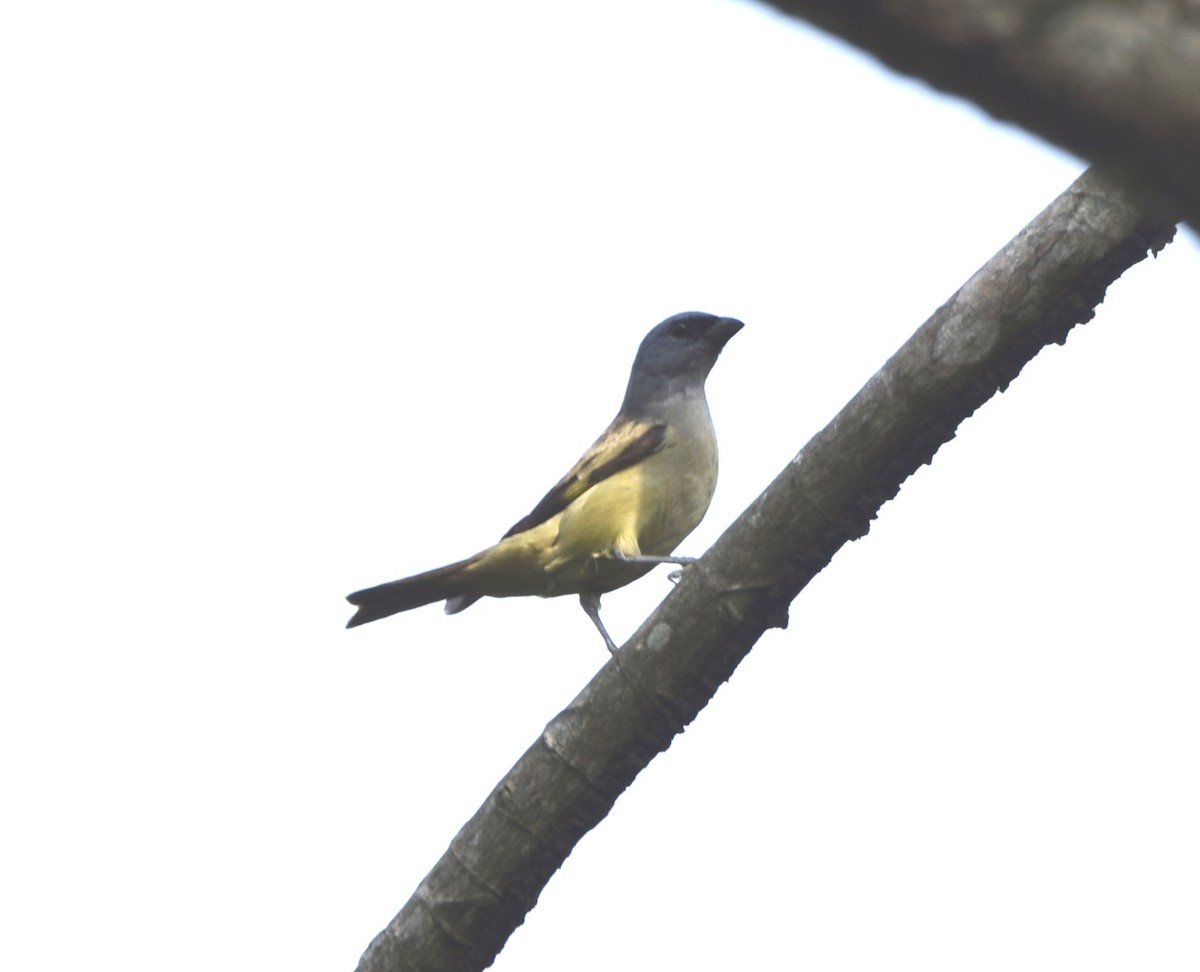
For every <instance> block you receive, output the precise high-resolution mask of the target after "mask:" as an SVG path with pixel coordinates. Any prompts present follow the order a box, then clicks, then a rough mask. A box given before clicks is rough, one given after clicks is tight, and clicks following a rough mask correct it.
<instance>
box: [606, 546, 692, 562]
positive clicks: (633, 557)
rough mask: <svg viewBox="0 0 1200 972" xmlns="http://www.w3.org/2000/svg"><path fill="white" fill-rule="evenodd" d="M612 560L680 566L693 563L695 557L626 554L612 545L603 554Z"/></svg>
mask: <svg viewBox="0 0 1200 972" xmlns="http://www.w3.org/2000/svg"><path fill="white" fill-rule="evenodd" d="M605 556H608V557H611V558H612V559H613V560H621V561H624V562H625V563H627V564H678V565H679V566H680V567H686V566H687V565H688V564H694V563H695V562H696V560H697V558H696V557H660V556H658V555H657V554H627V553H624V552H623V551H621V550H619V549H617V548H616V547H613V548H612V550H610V551H608V553H607V554H606V555H605Z"/></svg>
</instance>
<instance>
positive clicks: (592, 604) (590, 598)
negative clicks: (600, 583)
mask: <svg viewBox="0 0 1200 972" xmlns="http://www.w3.org/2000/svg"><path fill="white" fill-rule="evenodd" d="M579 606H580V607H582V608H583V610H584V613H585V614H586V615H587V616H588V617H589V618H591V619H592V624H594V625H595V626H596V630H597V631H599V632H600V637H601V638H603V639H604V643H605V645H607V646H608V650H609V651H610V652H612V653H613V654H614V655H615V654H616V653H617V645H616V642H614V641H613V640H612V638H611V637H610V636H609V634H608V629H607V628H605V627H604V622H603V621H601V620H600V595H599V594H597V593H595V592H594V591H584V592H583V593H582V594H580V595H579Z"/></svg>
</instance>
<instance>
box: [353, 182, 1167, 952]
mask: <svg viewBox="0 0 1200 972" xmlns="http://www.w3.org/2000/svg"><path fill="white" fill-rule="evenodd" d="M1173 234H1174V227H1173V226H1171V224H1170V223H1168V222H1164V221H1162V220H1160V219H1157V218H1154V217H1152V216H1150V215H1148V214H1147V212H1145V211H1144V210H1143V209H1142V208H1141V207H1140V206H1139V205H1138V204H1137V203H1136V202H1134V201H1133V200H1132V199H1131V198H1130V197H1129V196H1128V195H1127V194H1126V193H1125V192H1124V191H1123V190H1121V189H1119V188H1118V187H1116V186H1114V185H1112V184H1110V183H1108V182H1106V181H1105V180H1104V179H1102V178H1101V177H1100V176H1098V175H1097V174H1095V173H1094V172H1089V173H1085V174H1084V175H1083V176H1082V177H1081V178H1080V179H1079V180H1078V181H1077V182H1076V183H1075V184H1074V185H1072V186H1071V187H1070V188H1069V189H1068V190H1067V191H1066V192H1065V193H1064V194H1063V195H1062V196H1060V197H1059V198H1058V199H1057V200H1055V201H1054V203H1052V204H1051V205H1050V207H1049V208H1047V209H1046V210H1045V211H1044V212H1043V213H1042V214H1041V215H1040V216H1038V217H1037V218H1036V219H1035V220H1034V221H1033V222H1032V223H1030V224H1029V225H1028V226H1027V227H1026V228H1025V229H1024V230H1023V231H1022V232H1021V233H1020V234H1019V235H1018V236H1017V237H1016V238H1015V239H1014V240H1013V241H1012V242H1011V243H1009V244H1008V245H1007V246H1006V247H1005V248H1004V249H1003V250H1001V251H1000V253H998V254H997V255H996V256H995V257H993V258H992V259H991V260H990V261H989V262H988V263H987V265H986V266H984V267H983V269H981V270H980V271H979V272H978V273H976V274H975V276H973V277H972V278H971V279H970V280H969V281H968V282H967V283H966V285H965V286H964V287H963V288H962V289H961V290H960V291H959V292H958V293H957V294H955V295H954V297H952V298H951V299H950V301H949V302H948V303H947V304H945V306H943V307H942V308H941V309H940V310H938V311H937V313H936V314H934V315H933V317H931V318H930V319H929V320H928V321H927V322H926V323H925V324H924V325H922V326H921V328H920V329H919V330H918V331H917V332H916V333H915V334H914V335H913V336H912V337H911V338H910V339H909V340H908V341H907V342H906V343H905V344H904V346H903V347H902V348H900V350H899V351H898V352H897V353H896V354H895V355H894V356H893V357H892V358H891V360H890V361H888V362H887V364H885V365H884V367H883V368H882V369H881V370H880V371H879V372H878V374H876V375H875V376H874V377H873V378H872V379H871V380H870V381H869V382H868V383H867V385H866V386H865V387H864V388H863V389H862V390H861V391H860V392H859V393H858V394H857V395H856V396H855V397H854V399H853V400H851V402H850V403H849V404H848V405H847V406H846V407H845V408H844V409H843V410H842V411H841V412H840V413H839V414H838V416H837V417H836V418H835V419H834V420H833V421H832V422H831V423H830V424H829V425H828V426H827V427H826V428H825V429H824V430H822V431H821V432H820V433H818V434H817V435H816V436H815V437H814V438H813V439H812V441H811V442H809V444H808V445H807V446H805V447H804V449H803V450H802V451H801V452H800V454H799V455H798V456H797V457H796V458H795V459H794V460H793V461H792V462H791V463H790V464H789V465H788V466H787V468H786V469H784V471H783V472H782V473H781V474H780V475H779V477H778V478H777V479H776V480H775V482H774V483H772V484H771V486H770V487H769V488H768V489H767V490H766V492H764V493H763V494H762V495H761V496H760V497H759V498H758V499H757V500H755V502H754V503H753V504H752V505H751V506H750V508H749V509H748V510H746V512H745V513H743V514H742V516H740V517H739V518H738V520H737V522H735V523H734V524H733V526H731V527H730V528H729V529H728V530H727V531H726V532H725V534H724V535H723V536H722V537H721V538H720V539H719V540H718V541H717V542H716V544H714V545H713V547H712V549H711V550H709V551H708V553H706V554H705V556H704V557H703V558H701V560H700V561H699V562H698V563H697V564H696V565H694V566H692V567H688V568H686V569H685V572H684V576H683V579H682V581H681V582H680V584H679V585H678V587H677V588H676V589H675V590H674V591H672V593H671V594H670V595H669V596H668V597H667V599H666V600H665V601H664V602H663V603H662V605H660V607H659V608H658V610H656V611H655V612H654V614H653V615H651V616H650V618H649V619H647V621H646V622H645V623H644V624H643V625H642V627H641V628H640V629H639V630H638V631H637V633H636V634H635V635H634V636H633V638H631V639H630V641H629V642H628V643H627V644H626V645H625V647H624V648H623V649H622V650H621V651H620V652H619V653H618V654H617V655H616V656H615V657H614V658H613V659H612V660H611V661H610V662H609V663H608V664H606V665H605V666H604V667H603V668H602V669H601V670H600V672H598V673H597V675H596V676H595V677H594V678H593V679H592V681H591V682H590V683H589V684H588V685H587V687H586V688H584V690H583V691H582V692H581V693H580V694H579V696H578V697H577V698H576V699H575V700H574V701H573V702H572V703H571V705H570V706H569V707H568V708H567V709H565V710H564V711H563V712H561V713H560V714H559V715H558V716H556V717H555V718H554V719H553V720H552V721H551V722H550V724H549V725H547V727H546V729H545V731H544V732H543V733H542V735H541V737H540V738H539V739H538V740H537V741H536V742H535V743H534V744H533V745H532V746H531V747H530V748H529V750H528V751H527V752H526V753H525V755H524V756H522V757H521V759H520V760H519V761H518V762H517V764H516V765H515V766H514V767H513V768H512V770H511V771H509V773H508V775H507V776H505V778H504V779H503V780H502V781H501V782H500V784H499V785H498V786H497V787H496V789H495V790H493V791H492V793H491V795H490V796H489V797H488V798H487V800H486V802H485V803H484V804H483V806H482V807H480V809H479V810H478V811H477V812H476V814H475V816H474V817H472V819H471V820H470V821H469V822H468V823H467V824H466V826H464V827H463V828H462V830H461V831H460V832H459V833H458V835H457V836H456V837H455V838H454V840H453V842H452V843H451V845H450V849H449V850H448V851H447V852H446V854H445V855H444V856H443V857H442V859H441V860H440V861H438V863H437V864H436V865H435V867H434V868H433V870H432V871H431V872H430V873H429V875H428V876H427V877H426V878H425V879H424V881H422V882H421V885H420V887H418V888H417V890H416V893H415V894H414V895H413V896H412V898H411V899H410V900H409V902H408V903H407V904H406V905H405V906H404V908H403V909H402V910H401V912H400V913H399V914H398V915H397V916H396V917H395V918H394V919H393V920H392V922H391V923H390V924H389V925H388V927H387V928H386V929H385V930H384V931H383V932H382V933H380V935H379V936H378V937H377V938H376V939H375V941H374V942H372V944H371V946H370V947H369V948H368V949H367V951H366V953H365V954H364V955H363V958H362V961H361V963H360V965H359V969H360V970H363V972H400V970H435V969H436V970H445V972H451V970H453V972H465V970H478V969H483V968H486V967H487V966H488V965H490V964H491V963H492V961H493V960H494V958H495V956H496V955H497V953H498V952H499V950H500V949H501V947H502V946H503V945H504V943H505V941H506V940H507V939H508V936H509V935H510V934H511V933H512V932H513V930H514V929H515V928H516V927H517V926H518V925H520V923H521V922H522V921H523V920H524V917H525V915H526V913H527V912H528V911H529V910H530V909H531V908H532V907H533V906H534V904H535V903H536V902H537V898H538V895H539V894H540V893H541V890H542V888H543V887H544V886H545V884H546V882H547V881H548V880H549V879H550V876H551V875H552V874H553V873H554V871H556V870H557V869H558V868H559V867H560V866H561V865H562V863H563V861H564V860H565V859H566V857H567V855H568V854H569V853H570V852H571V849H572V848H573V847H574V846H575V844H576V843H577V842H578V841H579V839H580V838H581V837H582V836H583V835H584V834H585V833H586V832H587V831H588V830H590V829H591V828H592V827H594V826H595V825H596V824H597V823H598V822H599V821H600V820H601V819H603V818H604V816H605V815H606V814H607V813H608V811H609V809H610V808H611V807H612V805H613V803H614V802H615V801H616V799H617V797H618V796H619V795H620V794H621V792H622V791H623V790H624V789H625V788H626V787H627V786H629V784H630V783H632V782H633V779H634V777H635V776H636V775H637V774H638V773H639V772H640V771H641V770H642V768H643V767H645V766H646V765H647V764H648V763H649V762H650V760H651V759H653V757H654V756H655V755H656V754H658V753H659V752H661V751H663V750H664V749H666V748H667V746H669V745H670V743H671V740H672V738H673V737H674V736H675V734H676V733H678V732H680V731H681V730H682V729H683V727H684V726H685V725H687V723H689V722H690V721H691V720H692V719H693V718H695V716H696V714H697V713H698V712H699V711H700V709H701V708H702V707H703V706H704V705H705V704H707V702H708V700H709V699H710V698H712V696H713V695H714V693H715V692H716V690H717V688H718V687H719V686H720V684H721V683H722V682H723V681H725V680H726V679H727V678H728V677H729V676H730V675H731V674H732V673H733V670H734V669H735V668H736V666H737V665H738V663H739V662H740V661H741V660H742V658H743V657H745V655H746V654H747V652H748V651H749V650H750V648H751V646H752V645H753V644H754V643H755V641H756V640H757V639H758V638H759V637H760V636H761V635H762V633H763V632H764V631H765V630H766V629H767V628H769V627H776V626H783V625H785V624H786V622H787V610H788V604H789V603H790V602H791V600H792V599H793V598H794V597H795V596H796V594H797V593H798V592H799V591H800V590H801V589H802V588H803V587H804V586H805V584H807V583H808V581H809V580H811V579H812V577H813V576H815V575H816V573H817V572H818V571H820V570H821V569H822V568H823V567H824V566H825V565H826V564H827V563H828V562H829V560H830V559H831V558H832V557H833V555H834V553H835V552H836V551H837V550H838V549H839V548H840V547H841V546H842V545H843V544H844V543H846V542H847V541H849V540H853V539H855V538H857V537H861V536H863V535H864V534H865V533H866V532H867V530H868V528H869V525H870V521H871V520H872V519H873V518H874V516H875V514H876V512H877V511H878V509H879V507H880V506H882V505H883V503H884V502H886V501H887V500H888V499H890V498H891V497H892V496H894V495H895V494H896V492H897V490H898V489H899V488H900V484H901V483H902V482H903V481H904V480H905V479H906V478H907V477H908V476H909V475H911V474H912V473H913V472H914V471H916V469H918V468H919V467H920V466H921V465H922V464H924V463H926V462H929V461H930V459H931V458H932V457H933V454H934V453H935V452H936V451H937V449H938V448H939V446H941V444H942V443H944V442H946V441H948V440H949V439H950V438H952V437H953V435H954V432H955V429H956V428H957V426H958V424H959V423H960V422H961V421H962V420H963V419H964V418H966V417H967V416H968V415H970V414H971V413H972V412H973V411H974V410H975V409H976V408H977V407H978V406H979V405H981V404H982V403H983V402H984V401H986V400H987V399H988V398H990V397H991V396H992V395H993V394H995V392H996V391H998V390H1002V389H1003V388H1005V387H1006V386H1007V385H1008V383H1009V382H1010V381H1012V379H1013V378H1014V377H1016V375H1017V374H1018V373H1019V372H1020V370H1021V368H1022V367H1023V366H1024V365H1025V363H1026V362H1027V361H1029V360H1030V359H1031V358H1032V357H1033V356H1034V355H1035V354H1037V352H1038V351H1039V350H1041V348H1042V347H1044V346H1045V345H1047V344H1049V343H1051V342H1058V343H1061V342H1063V341H1064V340H1065V339H1066V336H1067V333H1068V332H1069V331H1070V329H1071V328H1072V327H1073V326H1074V325H1075V324H1077V323H1081V322H1084V321H1087V320H1090V319H1091V317H1092V316H1093V314H1094V308H1095V307H1096V305H1097V304H1099V303H1100V301H1101V300H1102V299H1103V297H1104V292H1105V289H1106V288H1107V287H1108V285H1109V284H1110V283H1111V282H1112V281H1113V280H1115V279H1116V278H1117V277H1118V276H1120V274H1121V273H1122V272H1123V271H1124V270H1125V269H1126V268H1127V267H1129V266H1131V265H1132V264H1134V263H1136V262H1138V261H1139V260H1141V259H1142V258H1143V257H1144V256H1145V255H1146V252H1147V250H1149V251H1152V252H1153V251H1157V250H1158V249H1160V248H1161V247H1162V246H1164V245H1165V244H1166V243H1167V242H1168V241H1169V240H1170V239H1171V237H1172V236H1173Z"/></svg>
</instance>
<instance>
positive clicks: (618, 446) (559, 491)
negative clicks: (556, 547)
mask: <svg viewBox="0 0 1200 972" xmlns="http://www.w3.org/2000/svg"><path fill="white" fill-rule="evenodd" d="M666 437H667V426H666V423H665V422H647V421H640V422H635V421H633V420H631V419H627V418H623V417H621V416H618V417H617V418H616V419H614V420H613V423H612V425H610V426H609V427H608V428H607V429H605V430H604V433H603V434H602V435H601V436H600V438H598V439H597V440H596V441H595V442H593V443H592V447H591V448H590V449H588V451H587V452H585V453H584V454H583V457H582V458H581V459H580V460H579V461H578V462H577V463H575V466H574V468H572V469H571V471H570V472H569V473H567V474H566V475H565V476H563V478H562V479H560V480H559V481H558V484H557V485H556V486H555V487H554V488H553V489H552V490H550V492H548V493H547V494H546V495H545V496H543V497H542V499H541V502H540V503H538V505H537V506H535V507H534V508H533V510H532V511H531V512H530V513H529V515H528V516H526V517H524V518H523V519H521V520H520V521H518V522H517V523H515V524H513V527H512V529H511V530H509V531H508V533H506V534H504V536H506V537H511V536H512V535H513V534H514V533H522V532H523V531H525V530H529V529H532V528H533V527H535V526H537V525H538V524H539V523H544V522H546V520H548V519H550V517H552V516H554V515H555V514H556V513H561V512H562V511H563V510H565V509H566V508H567V506H568V505H569V504H570V503H571V501H572V500H574V499H577V498H578V497H580V496H582V495H583V494H584V493H586V492H587V491H588V490H589V489H591V488H592V487H593V486H595V485H596V483H598V482H601V481H602V480H605V479H607V478H608V477H609V476H612V475H613V474H614V473H618V472H620V471H621V470H622V469H628V468H629V467H630V466H632V465H633V464H634V463H637V462H641V461H642V460H643V459H645V458H646V457H647V456H649V455H653V454H654V453H655V452H658V450H659V449H661V448H662V445H663V441H664V440H665V439H666Z"/></svg>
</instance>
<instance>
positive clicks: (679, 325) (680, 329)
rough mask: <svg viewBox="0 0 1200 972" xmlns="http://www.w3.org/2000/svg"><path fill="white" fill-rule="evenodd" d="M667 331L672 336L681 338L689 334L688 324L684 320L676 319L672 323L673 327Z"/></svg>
mask: <svg viewBox="0 0 1200 972" xmlns="http://www.w3.org/2000/svg"><path fill="white" fill-rule="evenodd" d="M667 333H668V334H670V335H671V337H676V338H681V337H683V336H684V335H685V334H687V325H686V324H685V323H684V322H683V321H676V322H675V323H674V324H672V325H671V329H670V330H669V331H668V332H667Z"/></svg>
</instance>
